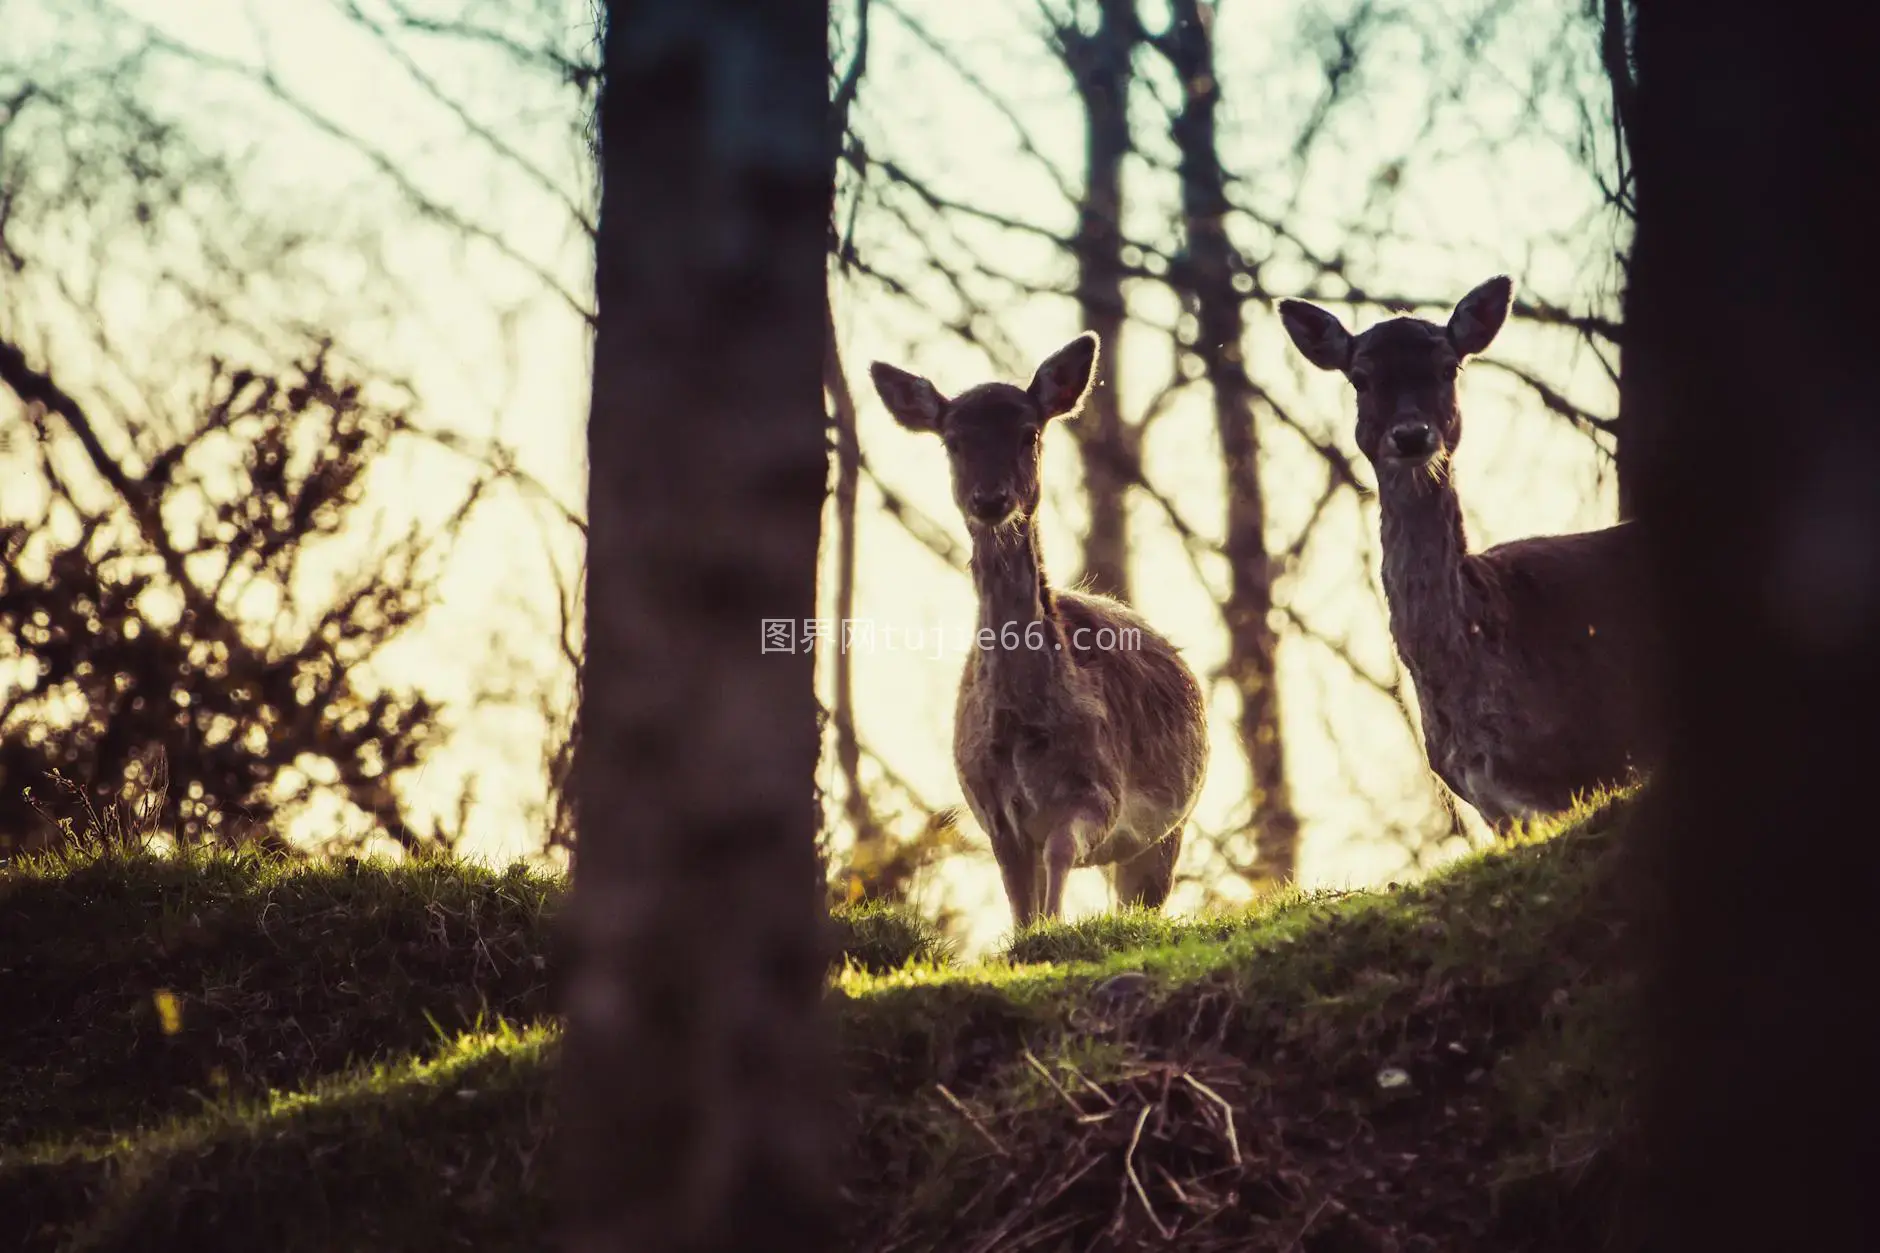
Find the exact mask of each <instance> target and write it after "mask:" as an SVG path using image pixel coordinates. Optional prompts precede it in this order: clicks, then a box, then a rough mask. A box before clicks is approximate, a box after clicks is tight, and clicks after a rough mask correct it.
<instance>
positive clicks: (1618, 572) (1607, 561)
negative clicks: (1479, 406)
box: [1280, 277, 1655, 833]
mask: <svg viewBox="0 0 1880 1253" xmlns="http://www.w3.org/2000/svg"><path fill="white" fill-rule="evenodd" d="M1512 294H1513V287H1512V284H1510V282H1509V281H1508V279H1506V278H1503V277H1497V278H1492V279H1489V280H1488V281H1487V282H1485V283H1483V284H1482V285H1481V286H1479V287H1477V288H1476V289H1475V290H1474V291H1471V292H1470V293H1469V294H1468V295H1466V296H1464V297H1463V298H1462V301H1461V302H1460V303H1459V304H1457V305H1456V308H1455V310H1454V312H1452V313H1451V314H1450V315H1449V320H1448V322H1447V323H1446V324H1445V325H1442V326H1438V325H1436V324H1435V323H1433V322H1427V321H1424V320H1423V319H1422V318H1414V317H1398V318H1392V319H1390V320H1389V321H1385V322H1380V323H1378V324H1377V325H1376V326H1373V327H1371V328H1370V329H1369V330H1367V331H1365V332H1364V333H1363V334H1361V335H1353V334H1351V333H1350V332H1349V331H1347V330H1346V329H1345V327H1344V326H1343V324H1342V323H1340V322H1339V320H1338V319H1337V318H1336V317H1335V316H1333V315H1332V314H1330V313H1327V312H1326V311H1325V310H1323V309H1321V308H1318V307H1317V306H1316V305H1310V304H1307V303H1305V302H1304V301H1299V300H1283V301H1281V302H1280V317H1281V320H1282V321H1283V323H1284V324H1285V327H1286V331H1287V333H1288V334H1289V335H1290V336H1291V337H1292V341H1293V343H1294V345H1295V346H1297V347H1298V349H1299V351H1300V352H1301V353H1303V354H1304V355H1305V358H1306V360H1308V361H1310V362H1311V363H1312V364H1313V365H1316V366H1318V367H1319V368H1320V369H1322V370H1336V371H1338V372H1340V373H1342V374H1343V375H1344V376H1345V377H1346V379H1348V380H1349V381H1350V383H1351V387H1352V390H1353V392H1355V393H1356V395H1357V398H1358V426H1357V444H1358V448H1359V450H1360V451H1362V452H1363V453H1364V456H1365V458H1366V459H1367V460H1368V461H1369V462H1370V463H1371V466H1372V468H1373V469H1374V470H1375V472H1376V474H1377V490H1378V504H1379V507H1380V515H1381V519H1382V540H1383V551H1384V562H1383V575H1384V593H1385V597H1386V599H1387V600H1388V601H1389V604H1390V629H1391V635H1392V637H1393V638H1394V639H1395V640H1396V644H1397V650H1398V652H1399V653H1400V654H1401V655H1402V656H1403V659H1404V665H1405V667H1406V668H1407V669H1408V670H1409V672H1410V677H1411V680H1412V682H1413V683H1414V684H1415V686H1416V693H1417V703H1418V704H1419V705H1420V706H1421V708H1422V715H1423V738H1424V746H1425V750H1426V752H1427V753H1428V756H1429V762H1430V766H1431V767H1432V768H1433V769H1434V770H1435V771H1436V773H1437V775H1438V776H1440V777H1441V778H1442V780H1443V782H1444V783H1446V784H1448V785H1449V787H1450V789H1451V790H1452V791H1454V792H1455V793H1456V794H1457V795H1458V796H1460V797H1462V799H1463V800H1465V801H1467V802H1468V803H1469V804H1471V805H1473V806H1474V807H1475V808H1476V810H1477V811H1478V812H1479V813H1480V814H1481V815H1482V817H1483V818H1484V819H1485V820H1487V821H1488V822H1489V823H1490V824H1491V825H1493V826H1494V827H1495V828H1496V830H1497V831H1499V832H1503V833H1505V832H1507V831H1508V830H1509V828H1510V827H1511V826H1512V825H1513V824H1514V823H1515V822H1517V821H1519V820H1522V819H1526V818H1530V817H1535V816H1538V815H1542V814H1548V813H1556V812H1559V811H1561V810H1564V809H1567V808H1570V807H1571V806H1572V804H1573V802H1574V800H1575V798H1576V797H1577V796H1579V795H1581V794H1584V793H1589V792H1592V791H1595V790H1597V789H1598V788H1600V787H1601V786H1604V785H1610V784H1615V783H1620V782H1623V781H1624V780H1626V779H1627V778H1628V777H1629V776H1630V775H1631V774H1632V773H1633V772H1634V771H1635V770H1644V769H1649V767H1650V765H1651V764H1652V762H1653V760H1654V759H1655V753H1654V750H1653V747H1652V745H1653V743H1654V742H1655V739H1654V737H1653V735H1652V734H1651V732H1650V727H1649V724H1650V721H1651V720H1650V718H1649V717H1648V714H1647V710H1646V707H1645V701H1644V697H1643V692H1642V685H1641V683H1640V682H1639V670H1638V667H1639V666H1640V664H1641V663H1642V659H1643V656H1644V650H1645V649H1646V648H1648V647H1649V645H1648V642H1647V639H1646V634H1645V633H1646V630H1647V623H1646V621H1645V617H1644V614H1643V613H1642V611H1641V605H1642V597H1641V596H1640V595H1639V594H1638V591H1637V588H1638V585H1639V584H1638V581H1639V578H1640V562H1641V552H1640V548H1639V538H1638V533H1637V529H1636V526H1635V525H1634V524H1632V523H1629V522H1625V523H1620V524H1619V525H1617V526H1610V527H1606V528H1604V529H1602V530H1597V531H1585V532H1581V533H1579V534H1574V535H1546V536H1538V537H1535V538H1532V539H1523V540H1515V541H1513V542H1511V543H1506V544H1499V545H1496V546H1495V547H1493V548H1489V549H1487V550H1485V551H1483V552H1479V553H1472V552H1470V551H1469V542H1468V536H1467V534H1466V533H1465V531H1464V529H1463V523H1462V501H1461V499H1460V498H1459V497H1458V496H1457V494H1456V485H1455V479H1454V474H1453V459H1454V457H1455V454H1456V448H1457V446H1458V445H1459V444H1460V443H1461V440H1462V411H1461V409H1460V408H1459V407H1458V405H1457V402H1456V377H1457V374H1458V372H1459V371H1460V369H1461V367H1462V364H1463V362H1464V361H1466V360H1467V359H1468V358H1469V357H1472V356H1475V355H1476V354H1478V353H1480V352H1482V351H1483V350H1484V349H1486V348H1487V347H1488V346H1489V344H1490V343H1491V342H1492V341H1493V340H1494V338H1495V336H1496V334H1497V333H1498V332H1499V331H1500V330H1501V326H1502V323H1503V322H1504V321H1505V320H1506V318H1507V315H1508V306H1509V303H1510V300H1511V298H1512Z"/></svg>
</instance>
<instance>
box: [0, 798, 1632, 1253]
mask: <svg viewBox="0 0 1880 1253" xmlns="http://www.w3.org/2000/svg"><path fill="white" fill-rule="evenodd" d="M1627 812H1628V803H1627V802H1626V801H1624V800H1618V801H1607V802H1603V803H1601V804H1600V805H1598V806H1595V807H1593V808H1591V809H1590V810H1588V811H1586V812H1585V813H1583V814H1581V815H1580V816H1579V817H1577V818H1576V819H1574V820H1573V821H1571V822H1569V823H1566V824H1564V825H1563V827H1562V828H1561V829H1558V830H1553V831H1549V832H1547V833H1542V834H1538V835H1535V836H1530V837H1527V838H1524V839H1521V840H1518V841H1516V842H1514V843H1511V844H1509V845H1507V846H1504V847H1501V848H1498V849H1496V850H1494V851H1491V852H1489V853H1485V854H1481V855H1476V856H1471V857H1469V858H1466V859H1463V860H1462V861H1459V862H1457V863H1454V864H1452V865H1451V866H1449V867H1448V868H1446V869H1445V870H1443V871H1442V872H1440V873H1438V874H1436V875H1434V876H1431V877H1430V878H1428V879H1427V880H1424V881H1422V882H1420V883H1417V884H1414V885H1411V886H1406V887H1403V888H1400V889H1397V890H1394V891H1389V892H1345V893H1322V894H1298V895H1293V896H1289V897H1287V898H1285V899H1283V900H1281V901H1279V902H1277V903H1274V904H1271V905H1268V906H1266V907H1264V908H1262V909H1260V910H1257V911H1249V912H1246V913H1239V914H1226V915H1219V916H1211V917H1207V918H1201V919H1187V920H1184V919H1176V918H1162V917H1147V916H1141V915H1136V916H1128V915H1125V916H1120V917H1112V918H1104V919H1096V920H1092V921H1089V922H1086V923H1083V924H1075V925H1070V926H1060V927H1053V928H1046V929H1041V930H1038V931H1034V932H1032V933H1030V934H1026V935H1023V936H1019V937H1017V938H1016V939H1015V940H1014V941H1013V942H1012V943H1011V944H1010V946H1009V947H1008V948H1007V950H1006V951H1005V953H1004V954H1003V955H1001V956H1000V957H999V958H997V959H994V960H989V961H983V962H979V963H975V964H971V965H965V964H958V963H956V962H954V961H953V960H952V959H951V957H950V954H949V953H948V951H947V950H946V947H945V946H944V945H943V944H941V943H940V942H939V941H938V940H937V938H936V937H935V936H934V935H933V934H932V933H931V931H930V930H929V929H927V928H925V927H924V926H922V925H921V924H920V922H919V921H918V919H914V918H912V917H910V916H908V915H907V914H905V913H902V912H899V911H892V910H888V911H883V910H864V911H841V912H840V913H839V914H838V917H837V920H836V921H837V923H838V931H839V933H840V936H841V947H842V950H843V954H844V959H843V960H841V961H840V962H839V964H838V966H837V967H836V968H835V969H834V971H833V972H832V981H831V1001H832V1010H833V1013H834V1016H835V1019H836V1022H837V1024H838V1028H839V1039H840V1048H841V1052H842V1060H843V1065H844V1070H845V1074H846V1077H847V1083H846V1094H847V1096H846V1102H845V1107H844V1109H843V1110H842V1111H841V1114H842V1117H843V1118H844V1119H845V1120H846V1122H847V1126H846V1128H845V1130H846V1131H847V1132H848V1134H846V1135H845V1136H844V1137H843V1142H844V1143H845V1144H846V1145H848V1146H849V1148H850V1153H851V1157H850V1159H849V1160H848V1161H847V1162H846V1163H845V1168H844V1175H843V1178H844V1193H843V1207H844V1215H845V1222H846V1225H847V1230H848V1233H849V1237H848V1241H847V1247H850V1248H853V1249H856V1250H865V1251H869V1253H888V1251H890V1250H896V1251H899V1250H910V1251H914V1250H933V1251H935V1253H940V1251H946V1253H953V1251H956V1250H957V1251H959V1253H970V1251H973V1250H979V1251H983V1253H995V1251H996V1253H1005V1251H1007V1250H1010V1251H1014V1253H1015V1251H1017V1250H1040V1251H1056V1250H1084V1249H1134V1248H1158V1247H1164V1246H1168V1247H1173V1246H1174V1245H1176V1244H1178V1245H1179V1246H1180V1247H1182V1248H1183V1249H1184V1250H1190V1251H1207V1250H1248V1251H1253V1253H1258V1251H1261V1250H1271V1251H1275V1253H1277V1251H1280V1250H1297V1251H1300V1253H1373V1251H1376V1253H1385V1251H1398V1253H1411V1251H1427V1253H1439V1251H1440V1253H1469V1251H1472V1250H1482V1251H1484V1253H1486V1251H1487V1250H1496V1251H1497V1253H1501V1251H1515V1250H1555V1249H1560V1250H1564V1249H1567V1248H1576V1247H1585V1246H1586V1245H1587V1244H1588V1243H1594V1244H1597V1243H1598V1242H1599V1241H1598V1229H1599V1228H1600V1226H1601V1225H1602V1224H1603V1223H1605V1222H1606V1221H1607V1217H1608V1211H1609V1209H1610V1205H1609V1199H1608V1198H1609V1193H1610V1187H1609V1182H1610V1179H1611V1177H1612V1174H1613V1171H1614V1166H1613V1162H1614V1160H1615V1159H1616V1157H1617V1155H1618V1150H1617V1147H1616V1146H1617V1145H1618V1144H1619V1142H1620V1137H1621V1132H1622V1129H1623V1128H1624V1126H1625V1125H1626V1116H1625V1115H1626V1104H1627V1091H1628V1086H1629V1082H1628V1081H1629V1074H1628V1072H1627V1068H1626V1065H1625V1062H1626V1059H1627V1058H1629V1057H1630V1056H1631V1054H1632V1050H1631V1049H1629V1048H1627V1047H1626V1045H1625V1043H1624V1040H1623V1036H1624V1027H1623V1024H1624V1021H1625V1015H1624V1013H1623V1012H1622V1010H1623V1006H1624V1002H1625V999H1626V996H1627V995H1628V988H1629V986H1630V981H1629V980H1628V979H1627V977H1626V976H1625V974H1624V971H1623V967H1622V965H1621V962H1620V960H1619V957H1620V939H1621V932H1622V926H1623V922H1622V912H1621V909H1620V907H1619V904H1618V901H1617V899H1616V893H1615V891H1614V887H1613V883H1614V873H1615V872H1614V860H1615V859H1614V853H1615V852H1616V850H1618V849H1619V848H1621V847H1622V846H1623V844H1624V842H1625V841H1624V832H1625V825H1626V823H1625V818H1626V814H1627ZM559 892H560V884H559V883H558V882H557V881H555V880H553V879H552V878H549V877H546V876H542V875H537V874H532V873H529V872H525V871H522V870H512V871H509V872H493V871H487V870H482V869H477V868H473V867H468V866H463V865H457V864H450V863H443V862H427V863H416V864H411V865H406V866H398V867H394V866H390V865H382V864H376V863H368V862H338V863H332V864H328V865H321V866H282V865H272V864H268V863H264V862H262V861H259V860H256V859H253V858H245V857H240V856H216V857H203V858H189V859H181V860H178V859H164V858H157V857H133V858H123V857H115V858H107V859H88V860H80V861H72V862H66V863H39V864H34V865H26V866H16V867H12V868H9V869H6V870H4V871H0V1250H13V1249H20V1250H22V1251H31V1250H45V1251H46V1253H79V1251H81V1250H83V1251H88V1253H106V1251H109V1253H131V1251H133V1250H135V1251H138V1253H143V1251H154V1250H168V1249H179V1250H183V1249H188V1250H197V1251H201V1253H213V1251H216V1250H229V1251H231V1253H233V1251H235V1250H240V1251H242V1253H247V1251H249V1250H260V1249H267V1250H271V1251H279V1253H314V1251H318V1253H342V1251H343V1253H353V1251H354V1250H360V1251H364V1250H371V1251H373V1253H380V1251H383V1253H404V1251H409V1253H420V1251H423V1253H431V1251H433V1250H449V1249H464V1250H478V1251H479V1253H511V1251H518V1253H519V1251H522V1250H544V1251H546V1250H549V1249H551V1248H552V1247H553V1228H552V1223H551V1215H550V1208H549V1195H548V1184H547V1175H548V1171H549V1163H548V1154H547V1153H546V1151H545V1146H546V1144H547V1140H548V1136H549V1131H550V1127H551V1125H552V1122H553V1107H552V1100H551V1096H552V1084H551V1082H550V1074H551V1070H552V1066H553V1061H554V1054H555V1028H554V1024H553V1020H552V1014H551V1010H550V1007H551V1004H552V991H551V986H550V975H551V972H552V968H553V965H554V962H553V954H552V951H551V944H550V937H551V934H552V931H551V922H552V917H553V911H554V906H555V902H556V899H557V897H558V894H559ZM1589 1233H1591V1234H1590V1238H1589Z"/></svg>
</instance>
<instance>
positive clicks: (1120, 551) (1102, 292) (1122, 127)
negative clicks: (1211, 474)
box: [1058, 0, 1142, 598]
mask: <svg viewBox="0 0 1880 1253" xmlns="http://www.w3.org/2000/svg"><path fill="white" fill-rule="evenodd" d="M1097 12H1098V21H1097V29H1096V31H1095V33H1093V34H1090V35H1085V34H1084V33H1083V32H1081V31H1080V30H1078V29H1077V28H1076V26H1075V25H1067V26H1065V27H1064V28H1063V29H1061V30H1060V31H1059V32H1058V37H1059V41H1060V45H1061V48H1062V51H1063V55H1064V61H1065V64H1066V66H1067V68H1069V70H1070V72H1071V78H1072V80H1073V81H1074V82H1075V83H1076V84H1077V94H1078V96H1079V97H1080V98H1081V99H1082V101H1083V105H1084V202H1083V204H1082V205H1081V206H1080V207H1079V210H1078V220H1077V236H1076V239H1075V240H1074V241H1073V243H1072V254H1073V255H1074V256H1075V257H1076V259H1077V303H1078V305H1079V307H1080V308H1081V309H1082V310H1083V318H1084V329H1085V330H1089V331H1095V332H1096V333H1097V338H1098V339H1100V340H1101V341H1102V343H1103V354H1104V368H1103V378H1102V379H1101V380H1100V381H1099V382H1098V384H1097V386H1096V388H1095V389H1094V390H1093V391H1092V392H1091V393H1090V396H1089V398H1088V399H1087V400H1085V401H1084V408H1083V412H1082V413H1081V414H1080V415H1079V416H1078V419H1077V421H1076V422H1075V423H1074V424H1072V430H1073V431H1075V433H1076V436H1077V446H1078V449H1079V451H1080V452H1081V453H1082V454H1083V465H1084V499H1085V500H1086V501H1087V502H1088V505H1089V509H1090V528H1089V530H1088V531H1086V532H1085V533H1084V570H1083V580H1082V582H1083V583H1084V585H1085V586H1087V587H1089V588H1090V589H1091V590H1092V591H1095V592H1100V593H1102V594H1103V595H1106V596H1117V597H1125V598H1126V597H1127V596H1128V595H1129V514H1128V505H1129V500H1128V495H1129V484H1130V477H1131V474H1130V468H1131V467H1132V466H1133V465H1134V464H1135V446H1134V441H1133V439H1132V438H1131V434H1132V433H1131V431H1130V430H1129V428H1128V427H1127V426H1126V425H1125V423H1124V421H1123V394H1122V390H1121V387H1122V371H1121V365H1122V361H1121V348H1122V343H1123V323H1124V321H1125V310H1124V304H1123V270H1124V266H1123V232H1122V226H1123V158H1124V157H1125V156H1127V155H1128V154H1129V151H1130V147H1131V144H1130V134H1129V86H1130V82H1131V81H1132V79H1133V78H1134V75H1135V65H1134V55H1135V50H1136V45H1137V43H1138V42H1139V41H1140V38H1141V30H1142V28H1141V27H1140V26H1139V25H1138V24H1137V21H1136V3H1135V0H1098V9H1097Z"/></svg>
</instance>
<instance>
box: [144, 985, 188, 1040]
mask: <svg viewBox="0 0 1880 1253" xmlns="http://www.w3.org/2000/svg"><path fill="white" fill-rule="evenodd" d="M151 999H152V1000H154V1001H155V1002H156V1005H157V1020H158V1021H159V1022H160V1023H161V1024H162V1026H163V1034H164V1035H175V1034H176V1033H177V1032H179V1031H181V1030H182V1029H183V1002H182V1001H180V1000H178V999H177V996H176V993H174V992H172V991H170V990H169V989H168V988H158V989H157V991H156V995H155V996H153V997H152V998H151Z"/></svg>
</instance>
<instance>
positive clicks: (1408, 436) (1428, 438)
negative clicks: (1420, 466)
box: [1390, 422, 1436, 458]
mask: <svg viewBox="0 0 1880 1253" xmlns="http://www.w3.org/2000/svg"><path fill="white" fill-rule="evenodd" d="M1390 451H1391V452H1392V453H1393V454H1395V455H1396V456H1399V457H1404V458H1417V457H1429V456H1433V455H1434V454H1435V452H1436V428H1435V427H1432V426H1431V425H1430V424H1429V423H1428V422H1399V423H1398V424H1397V425H1396V426H1393V427H1391V428H1390Z"/></svg>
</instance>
